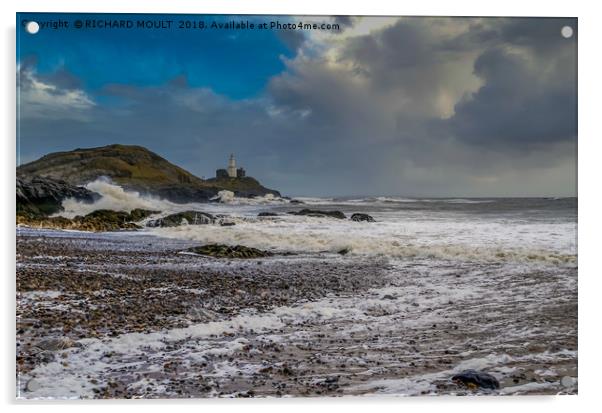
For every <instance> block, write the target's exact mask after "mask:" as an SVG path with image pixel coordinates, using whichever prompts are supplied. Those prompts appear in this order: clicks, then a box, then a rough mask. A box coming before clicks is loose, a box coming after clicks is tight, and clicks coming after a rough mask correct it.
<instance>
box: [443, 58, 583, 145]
mask: <svg viewBox="0 0 602 413" xmlns="http://www.w3.org/2000/svg"><path fill="white" fill-rule="evenodd" d="M545 70H552V72H554V68H550V67H547V68H546V67H542V66H541V65H538V67H536V68H532V67H530V63H529V62H528V61H526V59H525V58H524V57H522V56H520V55H518V54H514V53H511V52H508V51H506V50H504V49H501V48H496V49H491V50H487V51H486V52H484V53H483V54H482V55H480V56H479V58H478V59H477V61H476V62H475V74H476V75H477V76H479V77H480V78H482V79H483V81H484V85H483V86H482V87H481V88H480V89H479V90H478V91H477V92H476V93H474V94H473V95H472V96H471V97H470V99H467V100H466V101H463V102H460V103H458V104H457V105H456V107H455V115H454V116H453V117H452V119H450V120H449V121H447V122H444V125H443V126H444V127H448V128H450V130H451V131H452V133H453V134H454V135H455V136H457V137H458V139H461V140H464V141H467V142H470V143H475V144H480V145H495V146H501V147H508V148H519V149H520V150H528V149H530V148H531V147H532V146H533V145H535V144H545V143H553V142H558V141H570V140H574V139H575V138H576V132H577V129H576V127H577V101H576V98H577V96H576V94H575V91H576V82H575V73H574V70H568V71H567V70H563V71H562V73H551V75H550V74H548V75H547V76H546V75H545V74H543V73H542V72H544V71H545Z"/></svg>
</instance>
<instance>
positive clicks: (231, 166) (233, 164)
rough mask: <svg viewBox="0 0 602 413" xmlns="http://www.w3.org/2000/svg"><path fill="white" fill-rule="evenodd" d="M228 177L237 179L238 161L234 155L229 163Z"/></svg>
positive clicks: (231, 155)
mask: <svg viewBox="0 0 602 413" xmlns="http://www.w3.org/2000/svg"><path fill="white" fill-rule="evenodd" d="M228 176H229V177H230V178H236V160H235V159H234V154H233V153H231V154H230V160H229V161H228Z"/></svg>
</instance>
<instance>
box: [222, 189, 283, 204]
mask: <svg viewBox="0 0 602 413" xmlns="http://www.w3.org/2000/svg"><path fill="white" fill-rule="evenodd" d="M211 200H212V201H217V202H220V203H222V204H228V205H277V204H288V203H289V202H290V201H289V200H288V199H285V198H281V197H278V196H275V195H274V194H266V195H264V196H256V197H253V198H241V197H237V196H236V195H234V192H232V191H227V190H223V191H219V192H218V193H217V195H216V196H214V197H213V198H211Z"/></svg>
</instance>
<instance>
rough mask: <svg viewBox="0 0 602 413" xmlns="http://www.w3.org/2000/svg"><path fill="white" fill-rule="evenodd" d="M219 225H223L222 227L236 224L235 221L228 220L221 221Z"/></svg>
mask: <svg viewBox="0 0 602 413" xmlns="http://www.w3.org/2000/svg"><path fill="white" fill-rule="evenodd" d="M219 225H220V226H222V227H233V226H234V225H236V224H235V223H234V222H228V221H226V222H220V223H219Z"/></svg>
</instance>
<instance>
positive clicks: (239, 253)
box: [188, 244, 272, 258]
mask: <svg viewBox="0 0 602 413" xmlns="http://www.w3.org/2000/svg"><path fill="white" fill-rule="evenodd" d="M188 251H189V252H194V253H195V254H200V255H208V256H210V257H215V258H262V257H269V256H271V255H272V253H271V252H269V251H262V250H259V249H257V248H251V247H245V246H244V245H235V246H230V245H224V244H207V245H202V246H200V247H191V248H188Z"/></svg>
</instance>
